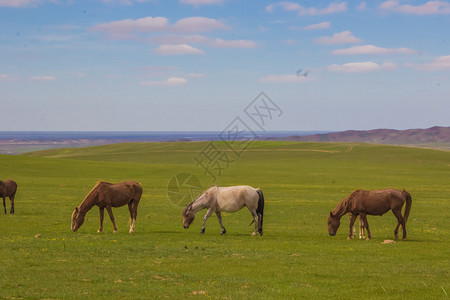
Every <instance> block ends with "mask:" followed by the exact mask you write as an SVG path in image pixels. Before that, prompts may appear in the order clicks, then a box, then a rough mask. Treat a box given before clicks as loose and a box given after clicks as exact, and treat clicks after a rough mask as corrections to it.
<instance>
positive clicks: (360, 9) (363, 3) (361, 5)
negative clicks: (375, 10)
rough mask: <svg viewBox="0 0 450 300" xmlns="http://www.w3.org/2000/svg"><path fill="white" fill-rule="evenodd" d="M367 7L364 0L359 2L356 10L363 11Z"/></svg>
mask: <svg viewBox="0 0 450 300" xmlns="http://www.w3.org/2000/svg"><path fill="white" fill-rule="evenodd" d="M366 9H367V4H366V2H365V1H362V2H361V3H359V5H358V6H357V7H356V10H358V11H363V10H366Z"/></svg>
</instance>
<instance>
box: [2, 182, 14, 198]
mask: <svg viewBox="0 0 450 300" xmlns="http://www.w3.org/2000/svg"><path fill="white" fill-rule="evenodd" d="M1 183H2V186H3V189H0V193H1V194H3V196H4V197H9V196H12V195H14V194H15V193H16V191H17V183H16V182H15V181H14V180H12V179H8V180H5V181H2V182H1ZM2 191H3V192H2Z"/></svg>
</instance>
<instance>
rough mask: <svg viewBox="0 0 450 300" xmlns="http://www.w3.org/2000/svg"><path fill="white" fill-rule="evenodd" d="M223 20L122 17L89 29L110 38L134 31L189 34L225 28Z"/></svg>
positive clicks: (126, 36) (131, 34) (129, 36)
mask: <svg viewBox="0 0 450 300" xmlns="http://www.w3.org/2000/svg"><path fill="white" fill-rule="evenodd" d="M227 28H228V26H227V25H225V24H224V23H223V22H221V21H218V20H215V19H211V18H204V17H190V18H184V19H181V20H178V21H177V22H175V24H173V25H170V23H169V20H168V19H167V18H165V17H144V18H139V19H124V20H119V21H114V22H109V23H102V24H98V25H95V26H94V27H92V28H91V29H90V31H92V32H102V33H106V34H108V35H109V36H110V37H112V38H118V39H123V38H131V37H133V34H134V33H154V32H166V33H182V34H191V33H197V32H207V31H212V30H215V29H227Z"/></svg>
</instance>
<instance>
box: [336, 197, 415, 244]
mask: <svg viewBox="0 0 450 300" xmlns="http://www.w3.org/2000/svg"><path fill="white" fill-rule="evenodd" d="M405 202H406V205H405V213H404V215H403V216H402V207H403V205H404V204H405ZM411 203H412V199H411V194H410V193H408V192H407V191H406V190H405V189H403V191H399V190H396V189H383V190H376V191H364V190H356V191H353V192H352V193H351V194H350V195H349V196H348V197H346V198H345V199H343V200H342V201H341V202H339V204H338V205H337V206H336V208H335V209H334V210H333V211H330V215H329V216H328V233H329V234H330V235H331V236H335V235H336V231H337V230H338V228H339V225H340V219H341V217H342V216H343V215H345V214H346V213H347V212H350V213H351V215H350V233H349V236H348V239H351V238H353V235H352V227H353V224H354V222H355V219H356V217H357V216H359V218H360V220H361V219H362V222H363V224H364V227H365V228H366V230H367V240H370V239H371V238H372V235H371V233H370V230H369V223H368V222H367V215H379V216H381V215H383V214H385V213H386V212H388V211H389V210H392V213H393V214H394V216H395V217H396V218H397V221H398V224H397V227H395V230H394V235H395V238H396V239H398V228H399V227H400V225H402V230H403V239H406V238H407V232H406V222H407V221H408V217H409V213H410V211H411Z"/></svg>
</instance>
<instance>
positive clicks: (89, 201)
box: [71, 181, 142, 233]
mask: <svg viewBox="0 0 450 300" xmlns="http://www.w3.org/2000/svg"><path fill="white" fill-rule="evenodd" d="M141 196H142V187H141V185H140V184H139V183H137V182H134V181H125V182H121V183H115V184H113V183H109V182H104V181H100V182H98V183H97V184H96V185H95V186H94V188H93V189H92V190H91V191H90V192H89V193H88V194H87V196H86V198H85V199H84V200H83V202H81V204H80V205H79V206H77V207H76V208H75V210H74V211H73V213H72V227H71V229H72V230H73V231H77V230H78V228H80V226H81V225H82V224H83V222H84V216H85V215H86V213H87V212H88V211H89V210H90V209H91V208H92V207H94V206H95V205H97V206H98V208H99V210H100V228H99V229H98V231H97V232H102V230H103V213H104V209H105V208H106V210H107V211H108V214H109V217H110V219H111V222H112V223H113V226H114V231H113V232H114V233H116V232H117V226H116V223H115V222H114V216H113V213H112V209H111V208H112V207H120V206H124V205H125V204H128V210H129V211H130V233H133V232H134V223H135V222H136V216H137V208H138V205H139V201H140V200H141Z"/></svg>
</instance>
